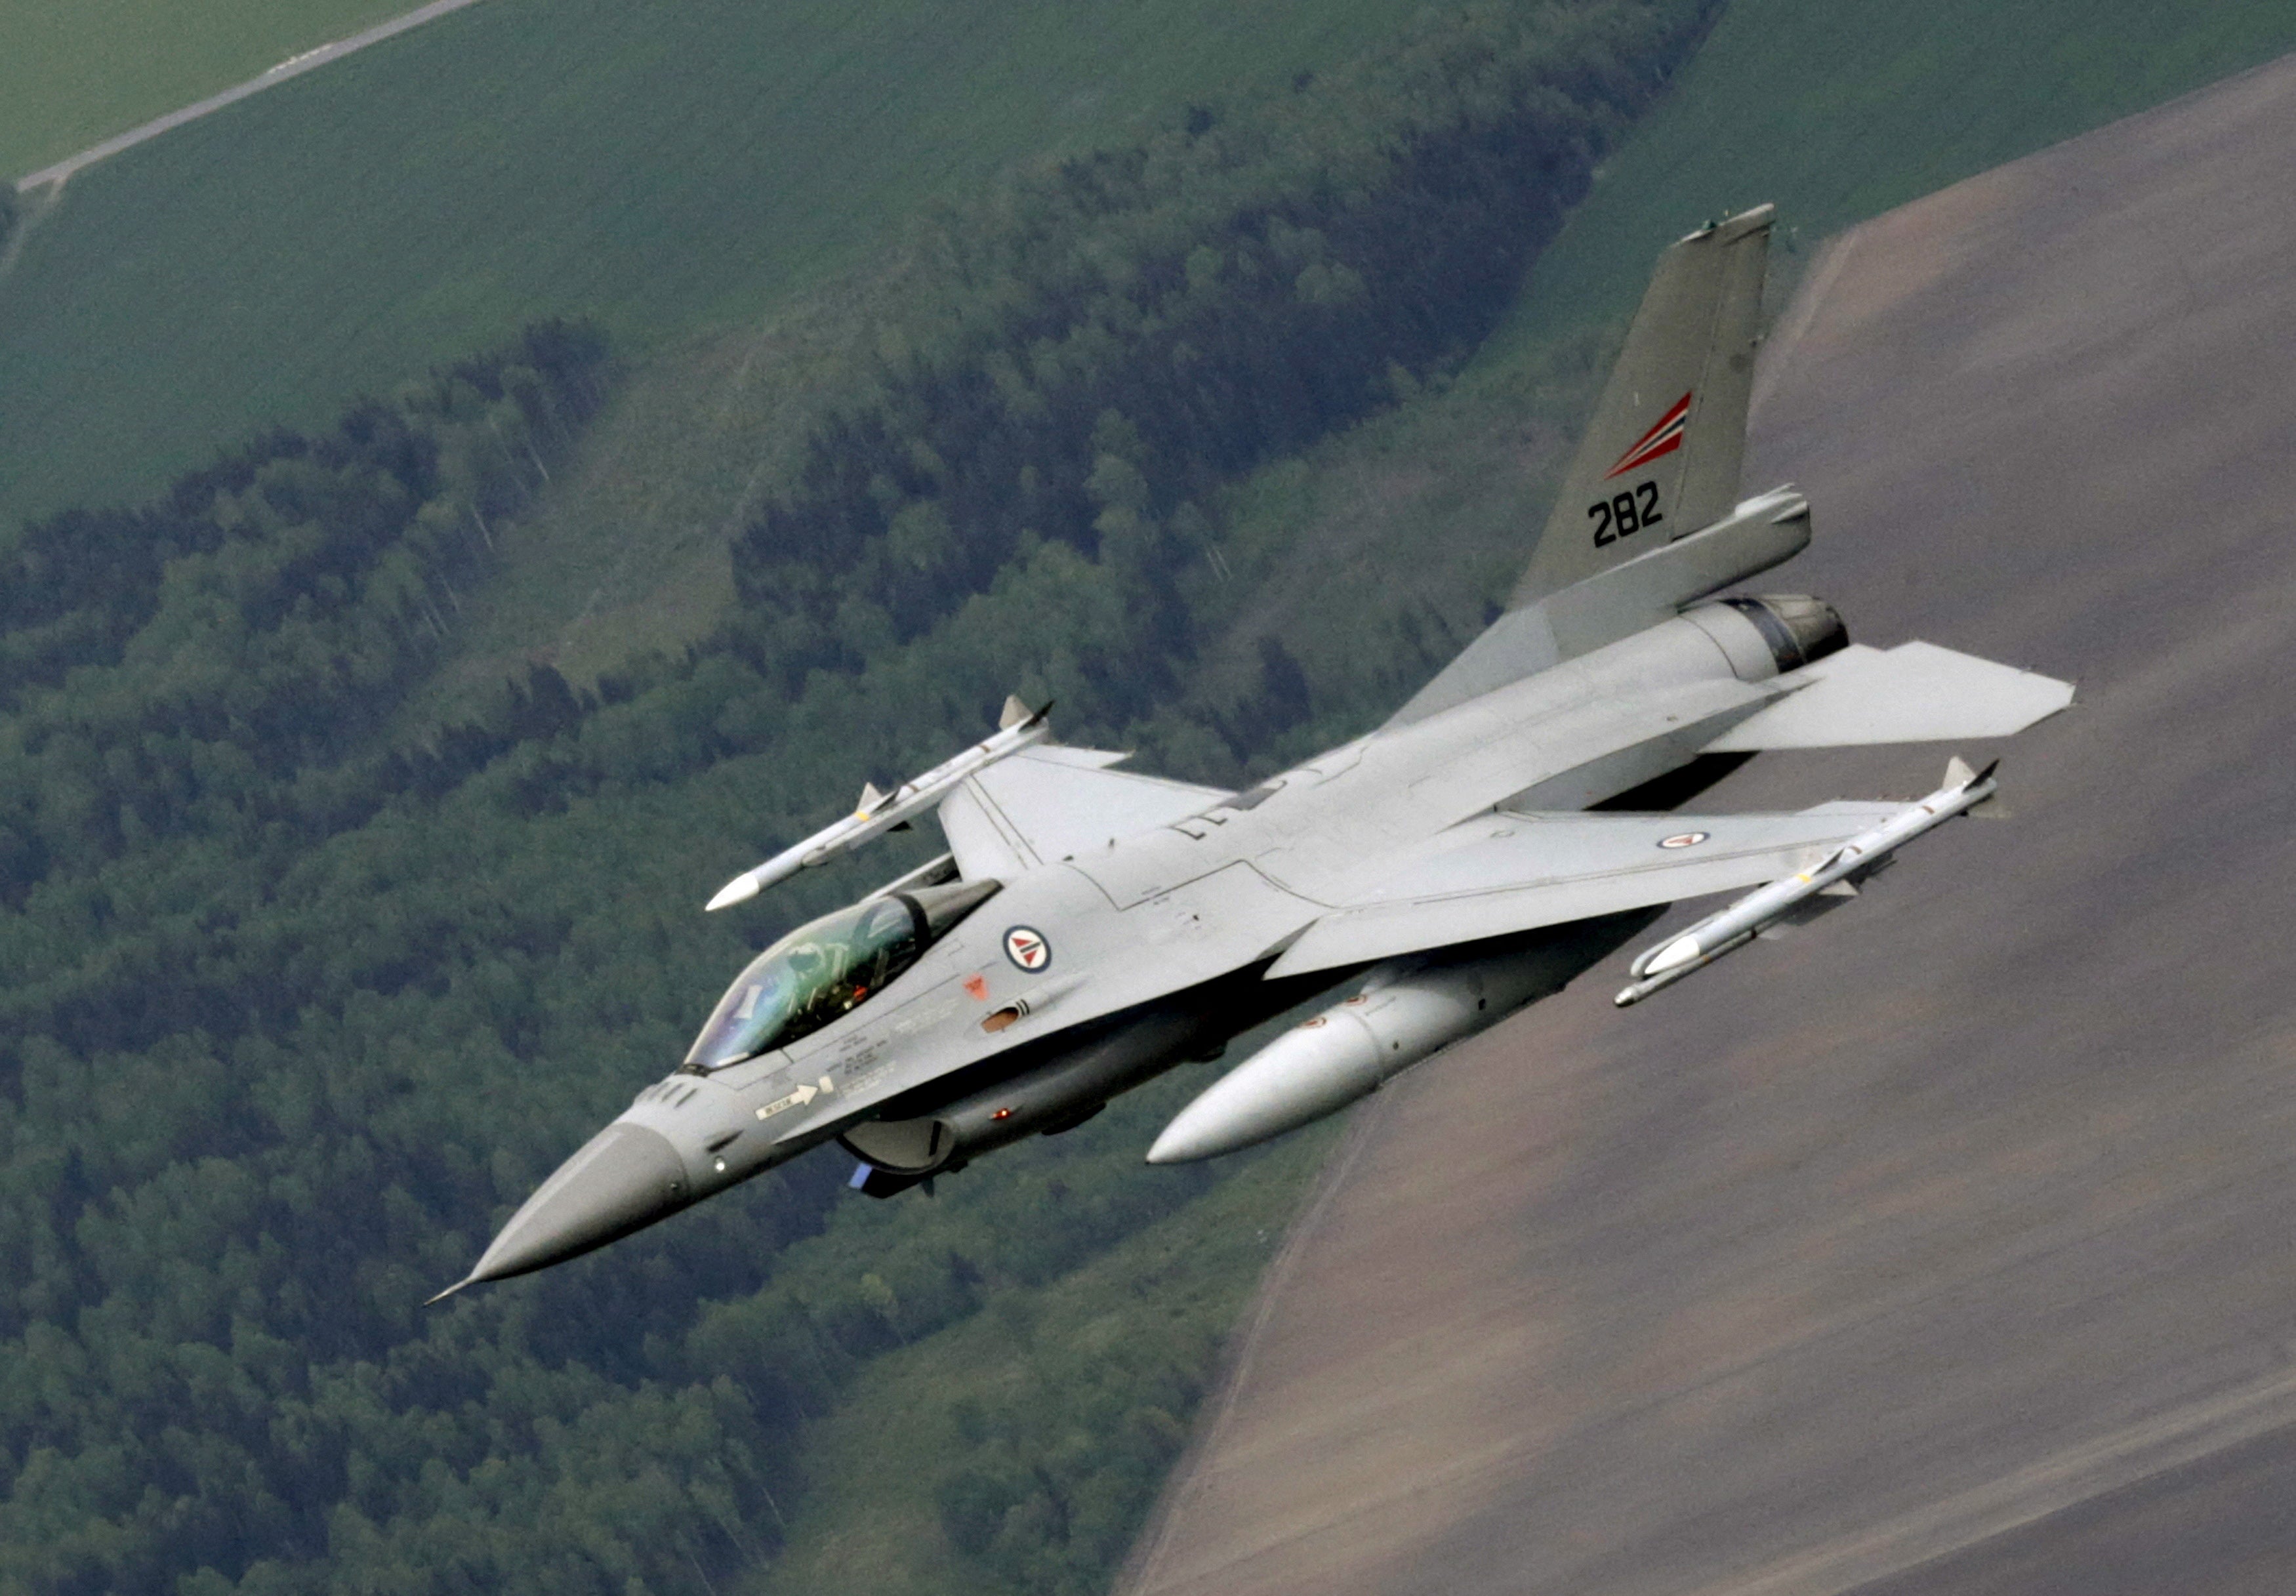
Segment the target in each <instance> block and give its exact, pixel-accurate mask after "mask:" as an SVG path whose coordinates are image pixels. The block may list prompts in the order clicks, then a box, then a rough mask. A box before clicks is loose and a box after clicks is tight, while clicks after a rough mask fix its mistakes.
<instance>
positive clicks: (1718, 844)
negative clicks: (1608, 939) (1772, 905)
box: [1267, 803, 1903, 978]
mask: <svg viewBox="0 0 2296 1596" xmlns="http://www.w3.org/2000/svg"><path fill="white" fill-rule="evenodd" d="M1902 807H1903V806H1902V805H1897V804H1874V803H1833V804H1823V805H1820V806H1817V807H1816V808H1815V809H1809V810H1805V811H1802V812H1800V813H1799V814H1713V815H1695V814H1507V813H1505V812H1504V811H1502V812H1500V813H1498V814H1491V815H1488V816H1485V817H1483V818H1481V819H1479V820H1477V821H1474V822H1472V823H1469V824H1467V825H1463V826H1456V827H1454V828H1452V830H1451V831H1450V832H1448V833H1447V834H1446V836H1445V837H1443V838H1439V839H1437V841H1436V846H1434V847H1431V848H1430V849H1429V850H1427V851H1425V852H1423V854H1422V855H1420V857H1419V858H1418V859H1417V860H1416V861H1415V863H1411V864H1409V865H1407V866H1406V867H1405V868H1404V869H1403V870H1402V871H1400V872H1398V873H1396V874H1395V875H1392V876H1390V877H1389V878H1388V879H1387V880H1384V881H1383V882H1382V883H1381V885H1380V886H1379V887H1378V888H1376V889H1375V890H1374V891H1372V892H1370V893H1368V894H1366V895H1365V896H1362V897H1360V898H1358V899H1357V900H1356V901H1355V902H1352V903H1350V904H1348V905H1347V906H1346V907H1345V908H1343V909H1341V910H1340V911H1338V912H1337V913H1332V914H1327V915H1325V916H1324V918H1322V919H1321V920H1319V921H1316V923H1315V924H1314V925H1312V926H1310V927H1309V928H1308V929H1307V931H1306V932H1305V933H1304V934H1303V935H1301V937H1300V939H1299V940H1298V941H1296V942H1294V943H1293V944H1292V946H1291V947H1290V948H1289V949H1288V950H1286V952H1285V953H1284V954H1283V957H1282V958H1280V959H1278V960H1276V962H1275V966H1274V967H1273V968H1272V969H1270V970H1269V971H1268V972H1267V973H1268V976H1269V977H1270V978H1276V977H1281V976H1291V975H1303V974H1306V973H1308V971H1310V970H1330V969H1334V968H1337V967H1340V966H1342V965H1349V964H1361V963H1366V962H1371V961H1373V960H1376V959H1387V958H1393V957H1394V956H1396V955H1397V954H1408V953H1416V952H1420V951H1422V950H1423V949H1427V948H1434V947H1448V946H1451V945H1454V944H1457V943H1462V942H1474V941H1479V940H1480V939H1482V938H1484V937H1503V936H1505V935H1507V934H1509V933H1511V932H1515V931H1529V930H1536V929H1538V928H1539V927H1542V926H1553V925H1562V924H1564V923H1566V922H1568V921H1574V920H1590V919H1593V918H1595V916H1597V915H1603V914H1612V913H1618V912H1620V910H1625V909H1640V908H1647V907H1648V906H1650V905H1651V904H1668V903H1673V902H1676V901H1677V900H1679V899H1682V898H1692V897H1702V896H1705V895H1706V894H1708V893H1713V892H1727V891H1730V890H1732V889H1733V888H1740V887H1751V886H1755V885H1757V884H1759V883H1760V882H1764V881H1770V880H1776V879H1777V878H1779V877H1780V876H1786V875H1791V874H1792V873H1793V872H1796V871H1798V870H1804V869H1807V868H1808V867H1809V866H1811V865H1813V864H1816V863H1818V862H1819V861H1821V860H1822V859H1824V858H1825V856H1826V855H1828V854H1829V853H1831V852H1832V851H1833V849H1834V848H1835V847H1838V846H1840V845H1841V843H1842V842H1844V841H1847V840H1848V839H1849V838H1851V837H1854V836H1856V835H1857V833H1858V832H1860V831H1865V830H1866V828H1868V827H1870V826H1872V825H1874V824H1875V823H1877V822H1878V821H1880V820H1882V819H1884V818H1887V817H1888V816H1889V815H1890V814H1895V813H1896V812H1897V811H1898V809H1900V808H1902Z"/></svg>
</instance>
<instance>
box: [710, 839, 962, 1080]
mask: <svg viewBox="0 0 2296 1596" xmlns="http://www.w3.org/2000/svg"><path fill="white" fill-rule="evenodd" d="M1001 885H1002V883H1000V882H996V881H971V882H963V883H959V884H957V885H954V886H948V887H926V888H918V889H917V890H915V891H914V892H892V893H887V894H885V895H884V896H881V897H873V898H867V899H865V900H863V901H862V902H860V903H857V904H852V905H850V906H849V907H847V908H843V909H840V910H838V911H837V912H836V913H834V914H824V915H823V916H822V917H821V918H820V919H819V920H816V921H812V922H810V923H809V924H807V925H801V926H799V928H798V929H796V930H794V931H791V933H790V934H789V935H788V936H786V937H783V938H782V939H781V940H780V941H779V942H776V943H775V944H774V945H773V946H771V947H769V948H767V950H766V951H765V952H764V953H762V954H758V957H757V958H756V960H755V961H753V962H751V964H750V967H749V969H747V970H743V971H742V975H741V978H740V979H738V980H736V981H735V982H734V984H733V986H730V987H728V988H726V995H725V996H724V997H722V998H719V999H718V1000H717V1011H715V1012H714V1013H712V1014H711V1015H710V1016H709V1024H708V1025H706V1026H704V1027H702V1028H701V1035H700V1036H699V1037H697V1038H696V1039H695V1040H694V1044H693V1050H692V1051H691V1052H688V1053H687V1054H686V1055H685V1068H688V1069H694V1070H701V1071H704V1072H707V1071H709V1070H712V1069H722V1068H725V1067H726V1066H727V1065H728V1064H738V1063H740V1062H741V1061H742V1060H744V1059H754V1058H756V1057H757V1056H758V1054H759V1053H763V1052H772V1051H773V1050H774V1049H775V1048H777V1047H787V1046H788V1045H789V1044H791V1043H792V1042H795V1041H797V1040H798V1039H799V1037H801V1036H808V1035H812V1034H813V1033H814V1032H816V1031H817V1030H820V1029H821V1028H822V1027H824V1026H827V1025H830V1024H832V1023H834V1022H835V1021H837V1020H839V1019H843V1018H844V1017H845V1016H846V1015H848V1014H849V1013H851V1012H852V1011H854V1010H855V1009H857V1008H859V1007H860V1006H861V1005H862V1004H863V1003H866V1002H868V1001H869V999H871V998H873V997H874V996H876V995H877V994H878V993H880V992H881V991H883V990H884V989H885V988H886V987H887V986H890V985H891V984H892V983H893V981H894V980H895V979H896V978H898V976H899V975H900V974H901V972H902V971H903V970H906V969H908V968H909V966H910V965H912V964H914V963H915V962H917V961H918V960H919V959H921V958H922V957H923V956H924V952H925V949H927V948H928V947H931V945H933V944H934V943H935V942H937V941H939V939H940V938H941V937H943V936H945V935H947V932H948V930H949V929H950V928H951V927H953V926H955V924H956V922H957V921H961V920H963V919H964V917H965V916H966V915H967V914H970V913H972V911H973V910H975V909H977V908H979V907H980V905H981V904H984V903H986V902H987V901H988V899H989V897H990V896H992V895H994V894H995V893H996V890H997V888H999V887H1000V886H1001Z"/></svg>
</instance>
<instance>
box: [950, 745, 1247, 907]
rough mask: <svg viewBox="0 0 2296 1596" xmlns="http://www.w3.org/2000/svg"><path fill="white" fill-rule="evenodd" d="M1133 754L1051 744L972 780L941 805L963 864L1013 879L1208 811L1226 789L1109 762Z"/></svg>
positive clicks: (981, 874)
mask: <svg viewBox="0 0 2296 1596" xmlns="http://www.w3.org/2000/svg"><path fill="white" fill-rule="evenodd" d="M1128 757H1130V756H1128V755H1126V754H1116V753H1108V752H1105V751H1103V750H1101V749H1075V748H1064V747H1062V746H1060V745H1058V744H1053V743H1045V744H1040V745H1039V746H1037V747H1036V748H1032V749H1028V750H1026V751H1025V752H1023V753H1019V754H1015V755H1013V757H1011V758H1009V759H1005V760H1001V761H999V762H998V763H997V764H996V765H990V766H989V767H988V769H986V770H984V771H982V772H980V773H979V774H978V775H975V776H973V777H972V778H970V779H968V780H967V781H966V782H964V784H963V785H962V786H960V787H958V788H957V789H956V790H955V791H954V792H951V793H950V794H949V795H948V796H947V798H943V799H942V800H941V803H940V829H941V831H942V833H943V835H945V836H946V837H947V839H948V846H949V851H950V852H951V853H952V854H954V855H956V864H957V869H958V870H959V871H960V872H962V873H963V874H964V878H965V879H966V880H981V879H983V878H985V877H991V876H993V877H998V878H1010V877H1012V876H1013V875H1017V874H1018V873H1020V872H1021V871H1024V870H1030V869H1034V868H1035V867H1036V866H1037V865H1039V864H1052V863H1058V862H1059V861H1061V860H1062V859H1065V858H1067V857H1069V856H1070V855H1074V854H1079V853H1082V852H1084V851H1085V850H1087V848H1104V847H1107V846H1108V845H1109V844H1110V843H1111V842H1112V841H1114V840H1115V839H1118V838H1119V837H1129V836H1132V835H1134V834H1136V833H1137V832H1141V831H1152V830H1153V829H1155V828H1156V827H1158V826H1168V825H1170V824H1171V823H1173V822H1174V821H1179V820H1185V819H1187V818H1188V816H1190V815H1192V814H1202V813H1203V812H1204V811H1205V810H1206V809H1209V808H1210V807H1211V806H1213V805H1215V804H1217V803H1218V802H1219V801H1220V800H1221V799H1222V798H1226V797H1227V796H1228V795H1227V794H1226V793H1225V792H1223V791H1221V790H1219V789H1218V788H1216V787H1192V786H1190V785H1188V784H1187V783H1186V782H1167V781H1163V780H1160V779H1159V778H1157V777H1155V776H1136V775H1133V774H1131V773H1128V772H1125V771H1119V770H1111V769H1109V768H1108V767H1109V766H1110V765H1115V764H1116V763H1118V762H1119V761H1120V760H1123V759H1126V758H1128Z"/></svg>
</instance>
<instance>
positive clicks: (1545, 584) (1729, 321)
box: [1507, 205, 1775, 610]
mask: <svg viewBox="0 0 2296 1596" xmlns="http://www.w3.org/2000/svg"><path fill="white" fill-rule="evenodd" d="M1774 214H1775V210H1774V208H1773V207H1771V206H1767V205H1763V206H1759V207H1758V208H1756V209H1752V210H1749V211H1746V212H1743V214H1741V215H1738V216H1734V217H1731V218H1730V219H1729V220H1727V221H1726V222H1716V223H1712V224H1710V225H1707V226H1705V227H1702V228H1700V229H1699V230H1698V231H1697V232H1695V233H1692V234H1691V235H1690V236H1689V237H1687V238H1685V239H1683V240H1681V241H1679V242H1677V243H1675V244H1674V245H1672V246H1671V247H1669V249H1668V250H1667V251H1666V252H1665V253H1664V254H1663V255H1661V256H1660V257H1659V262H1658V270H1657V272H1656V274H1654V275H1652V278H1651V285H1650V291H1649V292H1647V293H1645V294H1644V296H1643V303H1642V308H1641V309H1640V310H1638V311H1636V313H1635V320H1634V325H1633V326H1632V327H1631V328H1629V329H1628V332H1627V342H1626V347H1625V348H1623V349H1621V350H1620V352H1619V364H1618V365H1617V366H1616V367H1615V368H1614V369H1613V370H1612V371H1611V381H1610V385H1609V386H1608V387H1606V388H1604V389H1603V398H1602V403H1601V404H1599V405H1596V406H1595V419H1594V421H1593V422H1591V423H1590V424H1589V425H1588V427H1587V435H1586V437H1585V438H1584V439H1583V440H1582V441H1581V442H1580V443H1579V454H1578V458H1577V459H1575V460H1573V461H1572V462H1571V464H1570V476H1569V477H1568V478H1566V479H1564V484H1563V489H1562V497H1561V498H1560V499H1558V500H1557V501H1556V502H1555V505H1554V514H1553V515H1551V516H1550V517H1548V518H1547V522H1546V530H1545V531H1544V532H1542V533H1541V534H1540V535H1539V539H1538V546H1537V548H1535V549H1534V550H1533V551H1532V553H1531V559H1530V565H1529V569H1526V570H1525V571H1524V572H1523V574H1522V580H1521V582H1519V583H1518V584H1517V585H1516V586H1515V590H1514V594H1513V597H1512V598H1511V599H1510V600H1509V601H1508V603H1507V608H1509V609H1510V610H1514V609H1520V608H1521V607H1522V606H1523V605H1525V604H1531V603H1536V602H1538V601H1539V600H1540V599H1543V598H1545V597H1546V596H1547V595H1548V594H1550V593H1559V592H1561V591H1562V589H1563V588H1566V587H1569V586H1570V585H1572V584H1573V583H1576V582H1580V581H1584V580H1585V579H1586V578H1587V577H1592V576H1595V575H1597V574H1598V573H1600V572H1602V571H1604V570H1607V569H1610V568H1611V566H1613V565H1617V564H1619V563H1620V561H1626V560H1631V559H1632V558H1634V557H1635V556H1636V555H1637V554H1640V553H1643V552H1646V551H1648V550H1650V549H1652V548H1653V547H1656V546H1658V545H1660V544H1666V543H1669V542H1671V541H1673V540H1674V539H1675V538H1677V537H1685V536H1688V535H1689V534H1691V533H1693V532H1695V531H1697V530H1698V529H1699V528H1702V527H1704V526H1707V525H1708V524H1710V522H1713V521H1715V520H1719V519H1720V518H1721V517H1723V516H1725V515H1727V514H1728V513H1729V512H1730V511H1731V510H1732V509H1733V508H1734V506H1735V505H1736V503H1737V499H1738V471H1739V465H1740V462H1741V461H1742V460H1743V457H1744V454H1745V448H1746V404H1747V400H1748V397H1749V396H1750V395H1751V391H1752V389H1753V378H1754V340H1755V333H1756V331H1757V323H1758V320H1759V315H1760V312H1761V300H1762V276H1763V272H1764V269H1765V268H1766V266H1767V264H1768V257H1769V239H1770V221H1771V217H1773V215H1774Z"/></svg>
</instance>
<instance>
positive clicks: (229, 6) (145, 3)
mask: <svg viewBox="0 0 2296 1596" xmlns="http://www.w3.org/2000/svg"><path fill="white" fill-rule="evenodd" d="M413 9H414V5H413V4H410V0H194V3H192V4H186V3H185V0H82V3H81V4H75V5H50V4H37V3H35V0H9V4H5V5H0V37H4V38H5V39H6V40H7V41H8V45H7V48H6V49H5V50H4V51H0V174H4V175H5V176H8V177H18V176H22V175H23V174H24V173H26V172H31V171H37V170H38V169H39V168H42V167H45V166H48V165H50V164H51V163H53V162H55V161H59V160H62V159H63V158H64V157H66V156H68V155H70V154H73V153H75V152H76V151H81V150H85V149H86V148H87V147H88V146H89V145H90V144H93V143H99V142H100V141H102V140H103V139H107V138H109V137H111V135H113V134H115V133H124V132H126V131H127V129H128V128H130V127H135V126H136V125H137V124H139V123H143V122H148V121H150V120H151V119H152V118H153V117H157V116H164V115H166V114H167V113H168V111H171V110H175V109H176V107H178V106H181V105H189V104H190V103H192V102H193V101H195V100H203V99H205V98H207V96H208V95H209V94H215V93H217V92H218V91H220V90H223V89H226V88H229V87H230V86H232V85H233V84H234V83H242V82H244V81H245V80H247V79H248V78H253V77H255V76H256V75H258V73H260V72H263V71H265V70H267V69H268V68H270V67H273V66H275V65H276V64H278V63H279V62H280V61H284V60H286V59H287V58H288V57H289V56H291V55H294V54H298V53H301V52H302V51H305V50H308V49H311V48H313V47H314V46H315V45H324V44H327V43H330V42H332V40H335V39H339V38H342V37H346V36H347V35H349V34H354V33H357V32H358V31H359V29H362V28H366V27H370V26H372V25H373V24H374V23H376V22H380V21H381V20H384V19H385V18H388V17H393V16H396V15H398V13H399V12H404V11H411V10H413Z"/></svg>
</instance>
